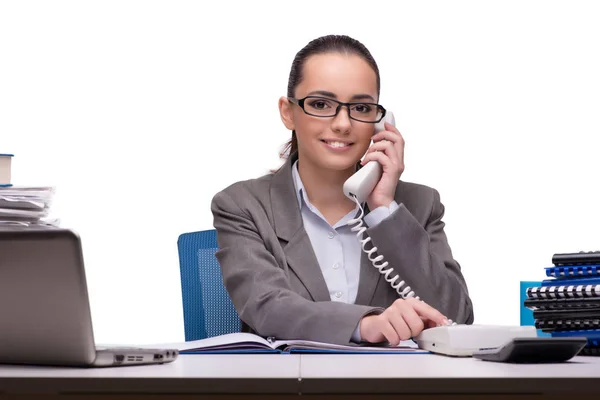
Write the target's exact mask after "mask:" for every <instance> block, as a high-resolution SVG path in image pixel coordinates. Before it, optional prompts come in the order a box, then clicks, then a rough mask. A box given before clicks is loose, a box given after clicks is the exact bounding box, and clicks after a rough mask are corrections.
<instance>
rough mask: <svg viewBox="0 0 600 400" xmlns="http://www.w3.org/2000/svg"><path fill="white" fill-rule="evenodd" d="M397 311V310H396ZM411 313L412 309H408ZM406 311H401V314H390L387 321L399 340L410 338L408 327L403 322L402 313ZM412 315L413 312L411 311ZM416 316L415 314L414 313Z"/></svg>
mask: <svg viewBox="0 0 600 400" xmlns="http://www.w3.org/2000/svg"><path fill="white" fill-rule="evenodd" d="M397 310H398V309H397ZM410 310H411V311H412V309H410ZM406 311H408V310H402V312H401V313H400V312H394V313H390V315H389V321H390V323H391V324H392V326H393V327H394V330H395V331H396V334H397V335H398V337H399V338H400V340H408V339H410V338H411V337H412V335H411V331H410V328H409V326H408V325H407V324H406V321H405V320H404V313H405V312H406ZM413 313H414V311H413ZM415 314H416V313H415Z"/></svg>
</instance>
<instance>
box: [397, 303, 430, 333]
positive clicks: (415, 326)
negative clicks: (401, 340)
mask: <svg viewBox="0 0 600 400" xmlns="http://www.w3.org/2000/svg"><path fill="white" fill-rule="evenodd" d="M402 318H403V319H404V322H405V323H406V326H408V329H410V334H411V337H415V336H417V335H418V334H419V333H421V332H422V331H423V329H425V323H424V321H423V320H422V319H421V317H420V316H419V314H417V312H416V311H415V310H414V308H409V309H407V310H406V311H404V312H402Z"/></svg>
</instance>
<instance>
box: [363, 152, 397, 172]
mask: <svg viewBox="0 0 600 400" xmlns="http://www.w3.org/2000/svg"><path fill="white" fill-rule="evenodd" d="M369 161H377V162H379V164H381V167H382V168H383V170H384V171H388V170H389V169H390V168H394V165H393V163H392V160H391V159H390V157H389V156H387V155H386V154H385V153H384V152H382V151H374V152H371V153H368V154H367V155H366V156H365V157H364V158H363V159H362V161H361V162H360V163H361V164H362V165H365V164H366V163H368V162H369Z"/></svg>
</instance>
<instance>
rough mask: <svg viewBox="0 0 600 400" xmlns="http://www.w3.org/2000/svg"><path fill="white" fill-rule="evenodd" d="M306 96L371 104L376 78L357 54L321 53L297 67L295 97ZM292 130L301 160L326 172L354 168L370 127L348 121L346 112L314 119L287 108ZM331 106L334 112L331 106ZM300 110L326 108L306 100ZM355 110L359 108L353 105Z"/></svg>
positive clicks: (367, 142)
mask: <svg viewBox="0 0 600 400" xmlns="http://www.w3.org/2000/svg"><path fill="white" fill-rule="evenodd" d="M309 95H311V96H312V95H315V96H320V97H325V98H329V99H334V100H338V101H341V102H365V103H377V101H378V99H377V76H376V74H375V71H373V69H372V68H371V67H370V66H369V64H368V63H367V62H366V61H365V60H363V59H362V58H361V57H359V56H357V55H344V54H339V53H325V54H318V55H314V56H311V57H309V58H308V59H307V60H306V61H305V63H304V67H303V79H302V82H300V84H299V85H298V86H297V87H296V93H295V97H296V98H298V99H301V98H304V97H306V96H309ZM290 106H291V111H292V118H293V125H294V127H293V129H295V130H296V137H297V139H298V152H299V154H300V157H301V159H302V160H307V161H308V162H310V163H311V164H313V165H315V166H317V167H320V168H324V169H329V170H346V169H350V168H351V169H354V168H355V165H356V162H357V161H358V160H360V159H361V158H362V156H363V155H364V154H365V152H366V151H367V149H368V148H369V145H370V143H371V137H372V136H373V132H374V129H375V125H374V124H373V123H368V122H360V121H356V120H354V119H350V117H349V115H348V108H347V107H341V108H340V111H339V113H338V114H337V115H336V116H335V117H325V118H320V117H315V116H311V115H308V114H306V113H304V111H302V109H301V108H300V107H299V106H298V105H293V104H292V105H290ZM331 106H332V107H333V110H335V106H336V104H335V103H332V104H331ZM305 107H306V109H307V110H309V107H313V110H314V107H316V108H320V109H322V108H326V107H329V105H328V103H327V102H319V101H316V102H315V100H314V99H312V100H311V99H307V100H306V102H305ZM358 110H359V111H360V110H361V108H360V107H359V108H358Z"/></svg>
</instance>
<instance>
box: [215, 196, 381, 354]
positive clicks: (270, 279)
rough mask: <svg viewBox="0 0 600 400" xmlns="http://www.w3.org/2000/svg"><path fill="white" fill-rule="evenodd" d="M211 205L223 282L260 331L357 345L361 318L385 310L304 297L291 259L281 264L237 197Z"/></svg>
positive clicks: (222, 198)
mask: <svg viewBox="0 0 600 400" xmlns="http://www.w3.org/2000/svg"><path fill="white" fill-rule="evenodd" d="M235 197H236V198H237V197H238V196H237V195H236V196H235ZM211 210H212V213H213V217H214V227H215V229H216V230H217V241H218V245H219V249H218V251H217V253H216V257H217V259H218V261H219V264H220V266H221V271H222V274H223V282H224V284H225V287H226V289H227V291H228V293H229V296H230V297H231V300H232V303H233V305H234V306H235V308H236V310H237V312H238V315H239V316H240V318H241V319H242V321H244V322H245V323H246V324H248V325H249V326H250V327H251V328H252V329H253V330H254V331H255V332H257V333H258V334H259V335H261V336H265V337H267V336H274V337H276V338H278V339H303V340H313V341H318V342H326V343H336V344H351V343H352V342H351V339H352V334H353V332H354V330H355V329H356V327H357V326H358V323H359V321H360V319H361V318H362V317H363V316H364V315H367V314H370V313H378V312H383V309H379V308H376V307H370V306H363V305H355V304H347V303H342V302H333V301H323V302H314V301H312V300H309V299H306V298H304V297H302V296H301V295H300V294H298V293H296V292H294V291H293V290H292V288H291V286H290V283H289V279H288V277H287V272H286V270H284V269H287V264H286V265H279V264H278V262H277V260H276V258H275V256H274V254H273V253H272V252H271V251H269V250H268V249H267V247H266V246H265V241H264V240H263V238H262V237H261V235H260V234H259V232H258V231H257V226H256V224H255V223H254V221H253V219H252V216H251V215H249V213H247V212H245V211H244V210H242V209H241V208H240V207H239V206H238V204H237V203H236V201H235V200H234V198H233V196H230V195H229V194H228V193H227V192H226V191H222V192H219V193H218V194H217V195H215V197H214V198H213V200H212V204H211Z"/></svg>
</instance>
